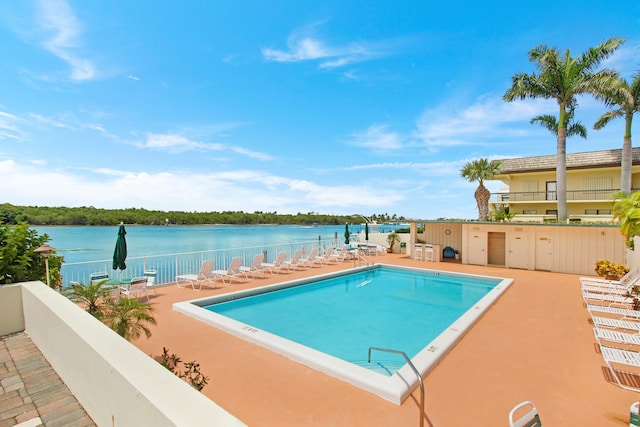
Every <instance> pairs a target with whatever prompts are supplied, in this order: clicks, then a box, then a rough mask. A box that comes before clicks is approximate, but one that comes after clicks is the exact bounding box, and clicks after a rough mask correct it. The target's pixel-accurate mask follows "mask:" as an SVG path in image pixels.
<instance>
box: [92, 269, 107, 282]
mask: <svg viewBox="0 0 640 427" xmlns="http://www.w3.org/2000/svg"><path fill="white" fill-rule="evenodd" d="M107 280H109V273H107V272H106V271H100V272H97V273H91V274H90V275H89V282H91V284H92V285H93V284H95V283H98V282H104V281H107Z"/></svg>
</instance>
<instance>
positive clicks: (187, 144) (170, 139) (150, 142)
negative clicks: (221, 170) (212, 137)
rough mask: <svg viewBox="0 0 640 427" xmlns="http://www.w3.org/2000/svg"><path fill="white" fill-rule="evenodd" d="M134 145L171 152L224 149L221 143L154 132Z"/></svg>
mask: <svg viewBox="0 0 640 427" xmlns="http://www.w3.org/2000/svg"><path fill="white" fill-rule="evenodd" d="M136 145H137V146H138V147H141V148H155V149H160V150H167V151H170V152H173V153H182V152H184V151H190V150H211V151H222V150H224V149H225V146H224V145H222V144H216V143H205V142H200V141H194V140H191V139H189V138H187V137H185V136H183V135H176V134H155V133H149V134H147V139H146V140H145V141H142V142H138V143H137V144H136Z"/></svg>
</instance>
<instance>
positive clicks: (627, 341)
mask: <svg viewBox="0 0 640 427" xmlns="http://www.w3.org/2000/svg"><path fill="white" fill-rule="evenodd" d="M593 335H594V336H595V337H596V341H598V344H600V346H603V345H607V344H606V342H611V343H615V344H619V345H625V346H627V348H626V349H627V350H631V348H632V347H633V346H634V345H636V346H640V334H628V333H626V332H620V331H616V330H614V329H605V328H593ZM603 341H604V342H605V343H604V344H603Z"/></svg>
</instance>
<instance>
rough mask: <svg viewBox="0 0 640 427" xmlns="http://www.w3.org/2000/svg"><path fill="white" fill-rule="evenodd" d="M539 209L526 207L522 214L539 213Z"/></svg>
mask: <svg viewBox="0 0 640 427" xmlns="http://www.w3.org/2000/svg"><path fill="white" fill-rule="evenodd" d="M537 214H538V211H537V210H535V209H524V210H523V211H522V215H537Z"/></svg>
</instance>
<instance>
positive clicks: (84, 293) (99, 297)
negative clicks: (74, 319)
mask: <svg viewBox="0 0 640 427" xmlns="http://www.w3.org/2000/svg"><path fill="white" fill-rule="evenodd" d="M105 283H106V280H103V281H101V282H96V283H91V284H88V285H85V284H83V283H73V284H72V285H71V287H69V288H68V289H67V291H66V295H67V297H68V298H69V299H71V300H72V301H77V302H80V303H81V304H82V305H83V306H84V309H85V310H86V311H87V312H88V313H89V314H90V315H92V316H93V317H95V318H97V319H100V318H101V317H102V312H103V308H104V302H105V301H106V299H107V297H108V296H109V294H110V293H111V290H110V289H109V288H108V287H106V286H105Z"/></svg>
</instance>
